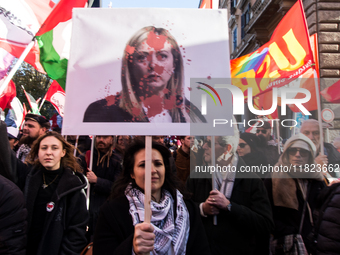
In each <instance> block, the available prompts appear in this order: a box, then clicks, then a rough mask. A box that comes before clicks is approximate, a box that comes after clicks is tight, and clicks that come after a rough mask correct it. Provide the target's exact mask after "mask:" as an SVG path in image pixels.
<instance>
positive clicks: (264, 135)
mask: <svg viewBox="0 0 340 255" xmlns="http://www.w3.org/2000/svg"><path fill="white" fill-rule="evenodd" d="M256 135H257V136H258V137H259V139H260V147H261V149H262V151H263V153H264V155H265V156H266V158H267V162H268V164H270V165H271V166H274V165H275V164H276V163H277V161H278V160H279V157H280V154H279V152H278V149H277V142H276V141H275V140H273V139H272V137H271V126H270V123H269V122H268V121H263V125H262V126H259V127H257V128H256Z"/></svg>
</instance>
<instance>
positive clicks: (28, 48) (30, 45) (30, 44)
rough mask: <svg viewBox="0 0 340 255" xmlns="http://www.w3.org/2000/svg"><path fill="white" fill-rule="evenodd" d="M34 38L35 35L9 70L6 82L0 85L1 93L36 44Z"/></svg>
mask: <svg viewBox="0 0 340 255" xmlns="http://www.w3.org/2000/svg"><path fill="white" fill-rule="evenodd" d="M34 40H35V37H33V39H32V41H31V42H30V43H29V44H28V45H27V47H26V49H25V50H24V52H23V53H22V54H21V56H20V58H19V59H18V61H17V62H16V63H15V65H14V66H13V68H12V69H11V71H10V72H9V74H8V76H7V77H6V79H5V81H4V83H3V84H2V85H1V86H0V95H1V94H2V93H3V92H4V90H5V88H6V87H7V85H8V83H9V82H10V81H11V80H12V78H13V76H14V74H15V73H16V71H17V70H18V69H19V67H20V65H21V64H22V62H23V61H24V59H25V58H26V56H27V55H28V53H29V52H30V50H31V49H32V47H33V45H34Z"/></svg>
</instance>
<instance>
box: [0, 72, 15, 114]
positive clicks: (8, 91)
mask: <svg viewBox="0 0 340 255" xmlns="http://www.w3.org/2000/svg"><path fill="white" fill-rule="evenodd" d="M6 77H7V76H5V77H4V78H3V79H2V80H1V82H0V86H1V84H2V83H3V82H4V80H5V79H6ZM16 95H17V90H16V88H15V84H14V82H13V81H12V80H11V81H10V82H9V83H8V85H7V87H6V88H5V90H4V91H3V92H2V94H1V95H0V107H1V108H2V109H3V110H5V109H6V108H11V102H12V100H13V98H14V97H16Z"/></svg>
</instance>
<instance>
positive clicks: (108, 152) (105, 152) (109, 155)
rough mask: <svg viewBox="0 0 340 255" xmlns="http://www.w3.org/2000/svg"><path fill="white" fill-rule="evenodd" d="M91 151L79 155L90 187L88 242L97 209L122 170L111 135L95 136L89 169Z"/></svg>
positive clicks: (93, 226) (94, 223)
mask: <svg viewBox="0 0 340 255" xmlns="http://www.w3.org/2000/svg"><path fill="white" fill-rule="evenodd" d="M90 156H91V151H90V150H89V151H87V152H86V154H85V156H81V157H80V159H81V165H82V168H83V170H84V172H86V176H87V179H88V181H89V183H90V185H91V187H90V207H89V213H90V220H89V229H88V231H87V234H86V235H87V238H88V241H89V242H90V241H91V239H92V235H93V232H94V229H95V227H96V223H97V219H98V215H99V209H100V207H101V206H102V205H103V204H104V202H105V201H106V200H107V198H108V197H109V195H110V193H111V189H112V185H113V183H114V181H115V180H116V179H117V177H118V175H119V174H120V173H121V171H122V167H121V163H120V161H121V160H120V158H119V157H118V156H117V155H116V153H115V152H114V151H113V136H96V138H95V149H94V150H93V163H92V170H90V169H89V167H88V166H89V164H90V162H89V161H90Z"/></svg>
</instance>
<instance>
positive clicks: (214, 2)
mask: <svg viewBox="0 0 340 255" xmlns="http://www.w3.org/2000/svg"><path fill="white" fill-rule="evenodd" d="M218 4H219V0H212V6H211V7H212V9H214V10H217V9H218ZM215 164H216V162H215V136H211V165H212V166H214V167H215ZM215 180H216V174H215V172H213V174H212V187H213V190H215V189H216V188H217V187H216V181H215ZM213 224H214V225H215V226H216V225H217V215H214V217H213Z"/></svg>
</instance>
